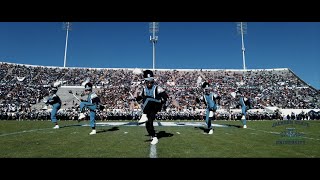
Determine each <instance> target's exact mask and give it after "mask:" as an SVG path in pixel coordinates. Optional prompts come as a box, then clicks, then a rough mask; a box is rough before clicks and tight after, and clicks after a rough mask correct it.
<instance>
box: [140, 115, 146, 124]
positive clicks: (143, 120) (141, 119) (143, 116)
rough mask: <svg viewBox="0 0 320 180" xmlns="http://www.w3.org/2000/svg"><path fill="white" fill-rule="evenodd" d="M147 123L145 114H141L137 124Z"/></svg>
mask: <svg viewBox="0 0 320 180" xmlns="http://www.w3.org/2000/svg"><path fill="white" fill-rule="evenodd" d="M147 121H148V118H147V114H142V116H141V118H140V120H139V121H138V123H139V124H140V123H145V122H147Z"/></svg>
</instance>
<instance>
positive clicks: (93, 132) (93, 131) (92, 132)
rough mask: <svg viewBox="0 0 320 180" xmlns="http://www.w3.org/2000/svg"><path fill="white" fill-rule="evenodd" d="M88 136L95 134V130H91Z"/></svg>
mask: <svg viewBox="0 0 320 180" xmlns="http://www.w3.org/2000/svg"><path fill="white" fill-rule="evenodd" d="M89 134H90V135H93V134H97V131H96V130H95V129H93V130H92V131H91V133H89Z"/></svg>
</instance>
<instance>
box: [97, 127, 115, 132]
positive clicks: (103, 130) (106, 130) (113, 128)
mask: <svg viewBox="0 0 320 180" xmlns="http://www.w3.org/2000/svg"><path fill="white" fill-rule="evenodd" d="M118 130H119V128H118V127H112V128H110V129H101V130H99V131H97V133H104V132H108V131H118Z"/></svg>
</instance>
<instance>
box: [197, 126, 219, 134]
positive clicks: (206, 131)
mask: <svg viewBox="0 0 320 180" xmlns="http://www.w3.org/2000/svg"><path fill="white" fill-rule="evenodd" d="M194 128H195V129H200V130H202V131H203V132H204V133H209V131H210V129H207V128H205V127H194ZM213 131H214V128H213Z"/></svg>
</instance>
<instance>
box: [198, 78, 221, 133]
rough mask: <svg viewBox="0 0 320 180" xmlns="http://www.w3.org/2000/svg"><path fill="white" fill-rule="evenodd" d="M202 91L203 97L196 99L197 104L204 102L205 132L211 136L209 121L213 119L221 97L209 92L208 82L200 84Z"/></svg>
mask: <svg viewBox="0 0 320 180" xmlns="http://www.w3.org/2000/svg"><path fill="white" fill-rule="evenodd" d="M202 89H203V92H204V95H203V96H201V97H200V98H198V97H197V98H196V102H197V103H201V102H204V103H205V105H206V124H207V130H208V134H213V128H212V124H211V121H212V119H213V117H214V113H215V112H216V111H217V109H218V104H219V103H220V99H221V97H220V96H219V95H218V94H216V93H213V92H211V88H210V84H209V83H208V82H204V83H203V84H202Z"/></svg>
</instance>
